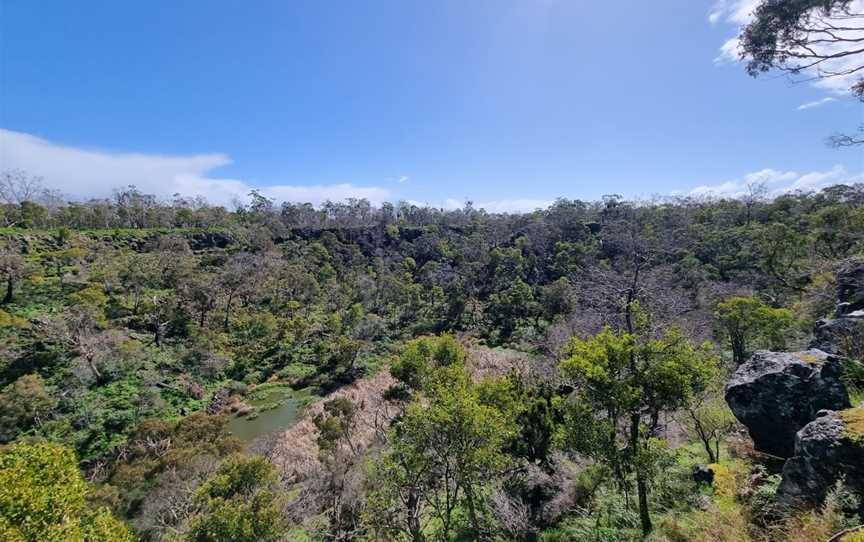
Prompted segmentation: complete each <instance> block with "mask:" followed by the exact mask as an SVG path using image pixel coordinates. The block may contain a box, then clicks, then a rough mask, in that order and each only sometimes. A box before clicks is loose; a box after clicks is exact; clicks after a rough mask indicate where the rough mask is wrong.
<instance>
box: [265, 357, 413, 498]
mask: <svg viewBox="0 0 864 542" xmlns="http://www.w3.org/2000/svg"><path fill="white" fill-rule="evenodd" d="M394 383H395V380H394V379H393V377H392V376H390V372H389V371H386V370H385V371H380V372H379V373H378V374H376V375H375V376H373V377H371V378H364V379H362V380H358V381H357V382H355V383H353V384H351V385H350V386H346V387H344V388H342V389H339V390H337V391H335V392H333V393H331V394H330V395H328V396H327V397H325V398H324V399H322V400H320V401H317V402H316V403H313V404H311V405H309V407H308V408H307V409H306V410H305V412H304V413H303V416H302V418H301V419H300V421H298V422H297V423H296V424H294V425H293V426H292V427H291V428H290V429H288V430H287V431H285V432H284V433H282V434H281V435H280V436H279V438H278V440H277V442H276V446H275V448H274V449H273V451H272V452H271V456H270V457H271V461H272V462H273V464H274V465H275V466H276V467H277V468H278V469H279V470H280V472H281V473H282V479H283V481H284V482H285V483H286V484H288V485H291V484H295V483H298V482H302V481H304V480H306V479H307V478H309V477H310V476H312V475H313V474H315V473H318V472H319V471H320V470H321V462H320V461H319V460H318V429H317V428H316V427H315V422H314V421H313V420H314V419H315V416H317V415H318V414H320V413H321V412H322V411H323V409H324V403H325V402H326V401H327V400H330V399H335V398H345V399H348V400H349V401H351V402H352V403H353V404H354V405H355V407H356V420H357V425H356V429H355V431H354V434H353V435H352V439H351V440H352V444H353V445H354V448H355V449H356V450H357V451H358V453H362V452H363V451H364V450H366V449H368V448H369V446H371V445H372V444H374V442H375V440H376V438H378V437H380V436H381V434H382V432H383V431H386V429H387V427H388V426H389V425H390V421H391V420H392V419H393V417H394V416H395V415H396V407H395V406H394V405H392V404H389V403H387V401H385V400H384V399H383V398H382V395H383V394H384V391H386V390H387V388H389V387H390V386H392V385H393V384H394Z"/></svg>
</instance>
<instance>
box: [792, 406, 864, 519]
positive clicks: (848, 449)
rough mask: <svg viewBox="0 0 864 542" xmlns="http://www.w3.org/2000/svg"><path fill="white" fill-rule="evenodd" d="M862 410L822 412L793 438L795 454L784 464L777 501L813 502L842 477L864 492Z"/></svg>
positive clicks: (863, 414) (808, 503) (822, 497)
mask: <svg viewBox="0 0 864 542" xmlns="http://www.w3.org/2000/svg"><path fill="white" fill-rule="evenodd" d="M862 424H864V409H861V408H854V409H849V410H845V411H842V412H831V411H823V412H819V415H818V417H817V418H816V419H815V420H814V421H812V422H810V423H809V424H807V425H806V426H804V428H803V429H801V431H799V432H798V435H797V436H796V439H795V455H794V456H793V457H791V458H790V459H789V460H788V461H786V463H785V464H784V465H783V481H782V482H781V483H780V487H779V488H778V489H777V498H778V500H779V501H780V502H782V503H785V504H788V505H792V506H796V505H813V504H818V503H820V502H822V500H823V499H824V498H825V495H826V494H827V493H828V491H830V490H831V489H832V488H833V487H834V484H836V483H837V481H838V480H840V479H841V478H842V479H843V482H844V484H845V485H846V487H847V488H848V489H850V490H852V491H854V492H855V493H857V494H858V495H862V494H864V436H862V435H860V434H859V432H860V431H861V429H862V427H861V425H862Z"/></svg>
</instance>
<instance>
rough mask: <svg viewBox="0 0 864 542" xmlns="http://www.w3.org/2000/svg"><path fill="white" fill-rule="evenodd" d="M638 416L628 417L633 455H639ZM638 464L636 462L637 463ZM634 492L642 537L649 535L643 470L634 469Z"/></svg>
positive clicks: (646, 494)
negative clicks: (637, 501)
mask: <svg viewBox="0 0 864 542" xmlns="http://www.w3.org/2000/svg"><path fill="white" fill-rule="evenodd" d="M639 421H640V417H639V414H633V415H632V416H631V417H630V446H631V449H632V450H633V454H638V453H639ZM637 463H638V462H637ZM636 492H637V494H638V497H639V520H640V522H641V524H642V536H643V537H646V536H648V535H649V534H651V514H650V512H649V510H648V482H647V480H645V472H644V470H643V469H641V468H639V467H638V465H637V467H636Z"/></svg>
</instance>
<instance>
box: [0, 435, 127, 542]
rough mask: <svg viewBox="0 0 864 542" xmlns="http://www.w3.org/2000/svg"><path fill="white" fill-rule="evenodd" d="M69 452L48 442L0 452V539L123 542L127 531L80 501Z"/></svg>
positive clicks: (83, 488) (81, 489)
mask: <svg viewBox="0 0 864 542" xmlns="http://www.w3.org/2000/svg"><path fill="white" fill-rule="evenodd" d="M88 493H89V488H88V487H87V484H86V483H85V482H84V480H83V479H82V478H81V473H80V472H79V471H78V466H77V464H76V460H75V454H73V453H72V452H71V451H70V450H68V449H64V448H62V447H60V446H57V445H54V444H32V445H31V444H24V443H20V444H14V445H12V446H9V447H7V448H5V449H3V450H0V538H2V539H3V540H8V541H9V542H17V541H22V542H24V541H28V542H72V541H82V542H84V541H86V542H97V541H99V542H102V541H104V542H113V541H116V542H123V541H131V540H134V538H133V537H132V535H131V533H130V532H129V530H128V529H127V528H126V526H125V525H123V524H122V523H121V522H119V521H117V520H116V519H115V518H114V517H112V516H111V513H110V512H109V511H108V510H107V509H105V508H99V509H96V508H91V507H90V506H88V504H87V502H86V497H87V494H88Z"/></svg>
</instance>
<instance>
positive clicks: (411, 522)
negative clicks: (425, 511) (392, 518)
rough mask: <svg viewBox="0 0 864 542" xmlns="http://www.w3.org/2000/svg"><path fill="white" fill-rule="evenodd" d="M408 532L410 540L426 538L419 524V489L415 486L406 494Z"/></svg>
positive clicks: (422, 541)
mask: <svg viewBox="0 0 864 542" xmlns="http://www.w3.org/2000/svg"><path fill="white" fill-rule="evenodd" d="M408 533H409V535H410V536H411V541H412V542H424V541H425V540H426V539H425V538H424V536H423V528H422V526H421V525H420V491H419V490H418V489H416V488H415V489H412V490H411V492H410V493H409V494H408Z"/></svg>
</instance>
